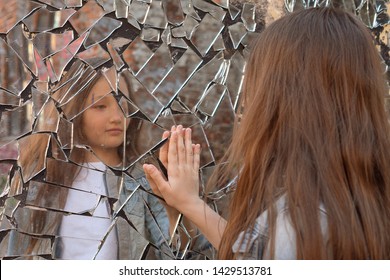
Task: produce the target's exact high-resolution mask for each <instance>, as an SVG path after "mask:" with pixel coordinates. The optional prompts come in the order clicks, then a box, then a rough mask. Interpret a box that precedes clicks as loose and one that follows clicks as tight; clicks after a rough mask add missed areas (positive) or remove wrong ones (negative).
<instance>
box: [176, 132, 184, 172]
mask: <svg viewBox="0 0 390 280" xmlns="http://www.w3.org/2000/svg"><path fill="white" fill-rule="evenodd" d="M183 133H184V130H183V126H181V125H179V126H177V153H178V161H179V165H180V166H182V165H183V164H185V163H186V148H185V145H184V137H183Z"/></svg>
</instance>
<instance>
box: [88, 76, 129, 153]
mask: <svg viewBox="0 0 390 280" xmlns="http://www.w3.org/2000/svg"><path fill="white" fill-rule="evenodd" d="M100 83H102V79H100V80H99V81H98V82H97V83H96V84H95V85H94V87H93V88H92V90H91V92H90V93H89V95H88V98H87V101H86V105H85V106H86V107H87V108H88V109H86V110H85V111H84V113H83V115H82V130H83V135H84V136H85V138H86V141H87V143H86V144H87V145H89V146H90V147H91V148H92V150H93V151H94V152H95V154H96V155H97V156H99V157H100V156H101V157H103V155H105V154H107V153H112V154H117V149H118V147H119V146H120V145H121V144H122V143H123V142H124V138H125V132H126V129H127V127H128V125H129V120H128V119H126V118H125V116H124V114H123V112H122V110H121V108H120V107H119V105H118V102H117V101H116V99H115V97H114V96H113V95H112V94H106V93H103V94H102V93H99V85H100Z"/></svg>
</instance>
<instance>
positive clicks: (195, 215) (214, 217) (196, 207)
mask: <svg viewBox="0 0 390 280" xmlns="http://www.w3.org/2000/svg"><path fill="white" fill-rule="evenodd" d="M180 210H182V213H183V215H184V216H185V217H186V218H187V219H189V220H190V221H191V222H192V223H193V224H194V225H195V226H196V227H198V229H199V230H200V231H201V232H202V233H203V235H204V236H205V237H206V239H207V240H208V241H209V242H210V243H211V244H212V245H213V246H214V247H215V248H216V249H217V250H218V249H219V244H220V243H221V238H222V235H223V232H224V231H225V228H226V220H225V219H223V218H222V217H221V216H220V215H219V214H218V213H216V212H215V211H214V210H213V209H211V208H210V206H208V205H207V204H206V203H205V202H204V201H203V200H202V199H201V198H198V199H196V200H195V201H194V202H193V203H189V204H188V205H186V207H185V209H180Z"/></svg>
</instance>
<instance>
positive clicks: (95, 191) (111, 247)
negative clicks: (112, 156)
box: [59, 162, 118, 260]
mask: <svg viewBox="0 0 390 280" xmlns="http://www.w3.org/2000/svg"><path fill="white" fill-rule="evenodd" d="M84 166H85V167H88V168H93V169H98V170H100V171H96V170H92V169H87V168H82V169H81V171H80V173H79V175H78V176H77V177H76V179H75V180H74V182H73V185H72V188H73V189H77V190H80V191H81V192H80V191H72V190H70V191H69V193H68V197H67V200H66V205H65V211H69V212H72V213H79V214H85V213H89V214H90V215H92V216H89V215H77V214H70V215H66V216H64V217H63V219H62V222H61V226H60V232H59V235H60V236H61V243H62V244H61V247H62V249H61V256H60V259H68V260H69V259H71V260H87V259H94V258H95V255H96V253H97V252H99V253H98V254H97V256H96V259H106V260H107V259H108V260H112V259H117V254H118V249H117V248H118V246H117V244H118V240H117V235H116V232H115V227H112V230H111V231H109V230H110V226H111V224H112V219H111V218H110V206H109V204H108V201H107V198H106V196H107V190H106V187H105V183H104V179H103V173H102V171H105V170H106V166H105V165H104V164H103V163H102V162H93V163H87V164H85V165H84ZM83 192H84V195H83ZM108 232H109V233H108ZM107 233H108V235H107ZM106 235H107V236H106ZM105 237H106V240H105V242H104V244H103V246H102V248H101V249H100V251H99V246H100V244H101V242H102V240H103V239H104V238H105Z"/></svg>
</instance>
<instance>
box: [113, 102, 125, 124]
mask: <svg viewBox="0 0 390 280" xmlns="http://www.w3.org/2000/svg"><path fill="white" fill-rule="evenodd" d="M110 115H111V116H110V120H111V122H116V123H122V122H123V121H124V119H125V115H124V114H123V112H122V110H121V108H120V107H119V105H118V104H115V105H114V106H113V107H112V110H111V112H110Z"/></svg>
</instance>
